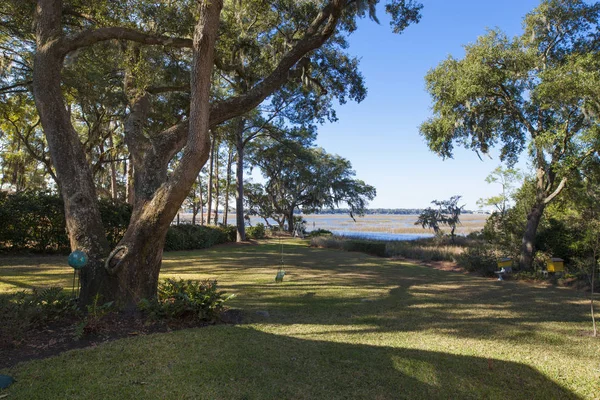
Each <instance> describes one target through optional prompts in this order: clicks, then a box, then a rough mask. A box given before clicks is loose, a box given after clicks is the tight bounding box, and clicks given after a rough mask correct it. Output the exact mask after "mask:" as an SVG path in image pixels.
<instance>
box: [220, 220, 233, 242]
mask: <svg viewBox="0 0 600 400" xmlns="http://www.w3.org/2000/svg"><path fill="white" fill-rule="evenodd" d="M219 227H220V228H221V229H222V230H223V232H225V237H226V240H225V241H226V242H235V241H236V240H237V227H236V226H235V225H223V224H220V225H219Z"/></svg>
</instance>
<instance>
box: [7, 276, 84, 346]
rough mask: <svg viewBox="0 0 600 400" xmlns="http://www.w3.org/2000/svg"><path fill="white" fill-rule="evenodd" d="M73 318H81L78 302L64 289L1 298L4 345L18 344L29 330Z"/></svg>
mask: <svg viewBox="0 0 600 400" xmlns="http://www.w3.org/2000/svg"><path fill="white" fill-rule="evenodd" d="M70 314H73V315H76V314H78V310H77V304H76V300H75V299H73V298H71V297H70V296H69V295H68V294H67V293H65V292H64V291H63V290H62V288H60V287H47V288H34V289H32V290H27V291H22V292H18V293H12V294H4V295H0V342H2V341H5V342H7V343H10V342H14V341H16V340H18V339H20V338H21V337H22V336H23V335H24V334H25V332H27V331H28V330H30V329H33V328H38V327H40V326H41V325H43V324H45V323H48V322H50V321H53V320H55V319H58V318H61V317H63V316H66V315H70Z"/></svg>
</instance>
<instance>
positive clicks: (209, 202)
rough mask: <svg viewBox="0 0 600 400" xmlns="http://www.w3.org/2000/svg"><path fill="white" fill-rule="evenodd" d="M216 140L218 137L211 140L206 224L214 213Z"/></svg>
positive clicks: (208, 223)
mask: <svg viewBox="0 0 600 400" xmlns="http://www.w3.org/2000/svg"><path fill="white" fill-rule="evenodd" d="M215 141H216V138H214V137H213V138H212V140H211V141H210V164H209V166H208V189H207V193H206V205H207V210H206V225H210V221H211V213H212V198H213V168H214V165H215Z"/></svg>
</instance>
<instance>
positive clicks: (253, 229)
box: [246, 222, 267, 239]
mask: <svg viewBox="0 0 600 400" xmlns="http://www.w3.org/2000/svg"><path fill="white" fill-rule="evenodd" d="M266 235H267V230H266V229H265V225H264V224H261V223H260V222H259V223H258V224H256V225H254V226H249V227H247V228H246V237H247V238H248V239H264V238H265V236H266Z"/></svg>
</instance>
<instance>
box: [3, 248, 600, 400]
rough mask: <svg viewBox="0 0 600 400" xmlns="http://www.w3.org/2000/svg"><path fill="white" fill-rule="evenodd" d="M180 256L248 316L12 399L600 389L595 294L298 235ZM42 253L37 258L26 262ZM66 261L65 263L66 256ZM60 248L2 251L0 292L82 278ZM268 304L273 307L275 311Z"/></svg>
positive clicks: (180, 265)
mask: <svg viewBox="0 0 600 400" xmlns="http://www.w3.org/2000/svg"><path fill="white" fill-rule="evenodd" d="M284 251H285V269H286V271H287V275H286V276H285V280H284V282H283V283H282V284H276V283H275V282H274V277H275V273H276V268H277V267H278V264H279V261H280V253H279V246H278V244H277V242H276V241H271V242H265V243H264V244H261V245H259V246H240V247H238V246H224V247H218V248H213V249H209V250H204V251H197V252H178V253H167V254H166V255H165V261H164V267H163V277H169V276H179V277H183V278H189V279H201V278H216V279H218V281H219V283H220V285H221V287H222V288H223V289H224V290H226V291H227V292H230V293H231V292H233V293H236V294H237V295H238V296H237V298H236V299H234V300H233V301H232V302H231V303H230V305H231V306H233V307H237V308H241V309H243V310H244V314H245V323H244V324H242V325H237V326H233V325H218V326H211V327H208V328H200V329H190V330H184V331H177V332H171V333H166V334H155V335H148V336H138V337H132V338H129V339H124V340H118V341H114V342H111V343H106V344H101V345H99V346H97V347H95V348H89V349H84V350H74V351H70V352H67V353H63V354H62V355H59V356H57V357H53V358H49V359H45V360H39V361H32V362H28V363H24V364H20V365H17V366H16V367H14V368H12V369H10V370H3V371H0V373H4V374H9V375H12V376H14V377H16V378H17V380H18V382H17V383H16V384H14V385H13V386H12V387H11V388H9V389H8V390H6V391H4V392H0V396H2V395H4V394H8V397H7V399H9V400H12V399H167V398H169V399H196V398H203V399H204V398H206V399H348V398H357V399H404V398H406V399H418V398H422V399H436V398H440V399H450V398H452V399H577V398H589V399H598V398H600V339H596V338H592V337H590V336H588V335H587V333H588V332H589V331H590V330H591V322H590V318H589V301H588V300H587V296H588V294H587V293H583V292H577V291H574V290H570V289H562V288H553V287H543V286H532V285H528V284H525V283H521V282H510V281H505V282H497V281H494V280H491V279H482V278H476V277H472V276H468V275H463V274H460V273H452V272H444V271H438V270H434V269H429V268H426V267H421V266H416V265H411V264H407V263H403V262H399V261H394V260H389V259H382V258H376V257H371V256H367V255H363V254H360V253H346V252H342V251H334V250H323V249H312V248H309V247H307V246H306V243H305V242H302V241H291V240H288V241H285V246H284ZM27 263H30V264H29V265H26V264H27ZM59 263H61V264H62V266H58V264H59ZM64 265H65V261H64V257H62V258H60V257H58V258H55V257H51V258H33V259H26V258H11V259H9V258H0V292H1V291H10V290H16V289H18V288H23V287H27V286H29V285H30V284H35V285H39V284H56V283H59V284H61V285H64V286H65V287H70V284H71V279H72V275H71V274H70V269H69V268H67V267H65V266H64ZM257 311H268V314H269V316H265V315H264V314H265V313H257Z"/></svg>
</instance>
